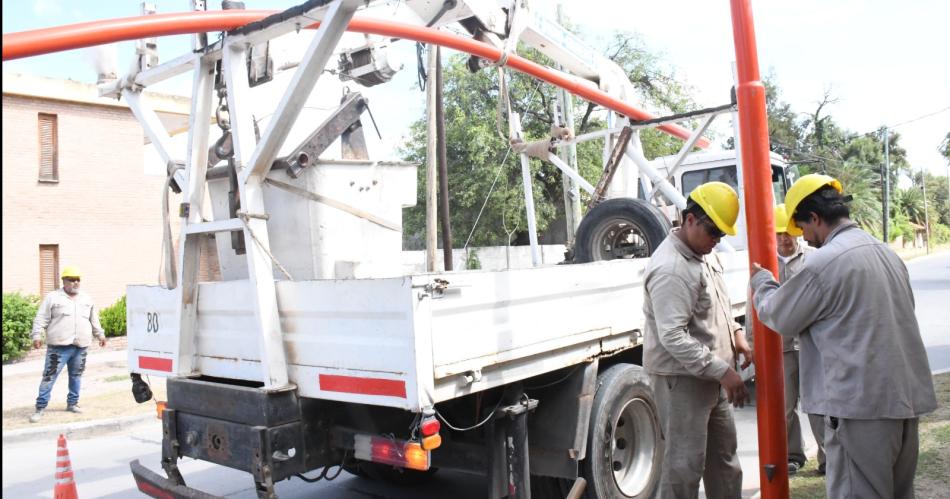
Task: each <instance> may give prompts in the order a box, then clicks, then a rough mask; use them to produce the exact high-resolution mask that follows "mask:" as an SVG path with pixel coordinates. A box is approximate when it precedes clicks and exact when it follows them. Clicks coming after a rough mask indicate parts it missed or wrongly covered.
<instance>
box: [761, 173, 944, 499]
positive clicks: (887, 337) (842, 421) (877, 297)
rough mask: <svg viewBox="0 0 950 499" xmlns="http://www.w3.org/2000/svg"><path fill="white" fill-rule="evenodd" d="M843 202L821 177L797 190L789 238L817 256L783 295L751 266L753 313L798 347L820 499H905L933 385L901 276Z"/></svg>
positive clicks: (792, 192) (791, 195)
mask: <svg viewBox="0 0 950 499" xmlns="http://www.w3.org/2000/svg"><path fill="white" fill-rule="evenodd" d="M849 201H850V197H848V196H843V195H842V188H841V184H840V183H839V182H838V181H837V180H835V179H833V178H831V177H828V176H826V175H806V176H804V177H802V178H801V179H799V180H798V181H797V182H795V184H794V185H793V186H792V187H791V188H790V189H789V191H788V194H787V195H786V197H785V207H786V210H787V214H788V219H787V224H786V230H787V231H788V232H789V233H790V234H792V235H798V234H804V237H805V240H806V241H808V243H809V244H811V245H812V246H814V247H816V248H818V250H817V251H815V252H814V253H812V254H811V255H809V256H808V259H807V260H806V261H805V266H804V268H803V269H802V270H801V271H800V272H799V273H798V274H797V275H795V276H794V277H792V278H790V279H789V280H788V281H786V282H783V283H782V285H781V287H780V286H779V283H778V282H777V281H776V280H775V279H774V278H773V276H772V274H771V273H770V272H768V271H766V270H764V269H763V268H762V267H761V266H760V265H758V264H754V265H753V267H754V269H753V271H754V272H755V273H754V275H753V276H752V288H753V292H754V295H753V299H754V305H755V310H756V312H758V315H759V318H760V319H761V320H762V322H763V323H765V325H767V326H769V327H770V328H772V329H773V330H775V331H777V332H778V333H780V334H782V335H788V336H795V335H798V336H799V344H800V348H801V351H800V355H801V358H800V360H801V388H802V393H801V397H802V409H803V410H804V411H805V412H807V413H809V414H823V415H825V453H826V458H827V494H828V497H834V498H841V497H855V498H862V499H867V498H912V497H914V473H915V470H916V467H917V454H918V448H919V444H918V430H917V422H918V418H919V417H920V416H921V415H922V414H926V413H928V412H931V411H933V410H934V409H936V407H937V400H936V396H935V394H934V388H933V379H932V377H931V374H930V366H929V364H928V362H927V354H926V352H925V350H924V345H923V341H922V340H921V337H920V330H919V328H918V325H917V318H916V316H915V315H914V295H913V292H912V290H911V287H910V278H909V276H908V274H907V268H906V267H905V266H904V262H903V261H901V259H900V258H899V257H898V256H897V255H896V254H895V253H894V252H893V251H892V250H891V249H890V248H888V247H887V245H885V244H884V243H882V242H880V241H878V240H877V239H875V238H874V237H872V236H871V235H869V234H868V233H866V232H864V231H863V230H861V228H860V227H858V226H857V224H855V223H854V222H852V221H851V220H850V219H849V214H850V213H849V208H848V202H849Z"/></svg>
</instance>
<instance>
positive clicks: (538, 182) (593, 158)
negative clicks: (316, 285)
mask: <svg viewBox="0 0 950 499" xmlns="http://www.w3.org/2000/svg"><path fill="white" fill-rule="evenodd" d="M606 53H607V55H608V56H609V57H612V58H613V59H614V60H616V62H617V63H618V64H619V65H620V66H621V67H622V68H624V70H625V71H626V72H627V73H628V75H630V78H631V81H632V82H633V83H634V86H635V87H636V89H637V90H638V91H639V92H640V93H641V94H642V96H643V98H644V99H646V100H647V102H650V103H651V104H654V105H656V106H661V107H664V108H667V109H670V110H671V111H673V112H678V111H682V110H685V109H688V108H690V106H692V105H693V102H692V100H691V99H690V97H689V93H688V89H686V87H684V86H682V85H680V84H678V83H676V81H675V79H674V78H673V77H672V76H671V73H670V72H669V71H667V70H665V69H664V68H661V67H659V64H658V63H657V59H656V58H655V57H653V56H652V55H650V52H649V51H647V50H646V49H644V48H643V46H642V43H640V41H639V39H638V38H637V37H636V36H634V35H630V34H624V33H620V34H617V35H616V36H615V37H614V38H612V42H611V45H610V47H608V49H607V52H606ZM519 54H521V55H523V56H525V57H528V58H529V59H532V60H534V61H536V62H539V63H541V64H544V65H549V66H550V65H553V64H554V63H553V61H550V60H549V59H547V58H545V57H544V56H543V55H542V54H540V53H539V52H537V51H534V50H530V49H523V48H522V50H519ZM465 62H466V60H465V58H463V57H461V56H456V57H452V58H450V59H449V60H448V61H447V62H446V63H445V65H444V68H443V102H444V110H445V128H446V149H447V151H446V152H447V157H448V176H449V199H450V212H451V224H452V227H453V230H452V234H453V245H454V246H456V247H461V246H462V245H464V244H465V242H466V239H467V238H468V235H469V233H470V232H471V231H472V228H473V227H475V230H474V232H473V234H472V238H471V241H470V242H469V245H471V246H485V245H504V244H506V243H508V241H512V243H513V244H519V243H520V244H524V243H526V242H527V232H526V229H527V219H526V217H525V207H524V195H523V185H522V180H521V166H520V159H519V157H518V155H517V154H514V153H513V152H511V151H510V149H509V146H508V140H507V137H504V136H502V135H503V134H504V135H507V124H506V123H502V125H501V127H502V128H503V130H502V133H500V132H499V130H498V128H499V124H498V117H497V103H498V99H499V98H500V97H502V96H501V95H500V90H499V81H498V73H497V72H496V71H491V70H482V71H479V72H477V73H474V74H472V73H470V72H469V71H468V69H467V66H466V64H465ZM505 75H506V82H507V88H508V95H509V98H510V102H511V107H512V111H513V112H516V113H518V114H519V115H521V117H522V127H523V130H524V134H525V137H526V139H527V140H529V141H531V140H538V139H540V138H542V137H544V136H546V135H547V134H548V131H549V129H550V126H551V124H552V122H553V115H552V103H553V102H554V101H555V99H556V91H557V89H556V88H555V87H553V86H551V85H548V84H546V83H543V82H540V81H538V80H535V79H533V78H531V77H528V76H526V75H524V74H521V73H518V72H516V71H507V72H506V73H505ZM576 102H577V103H576V105H575V113H576V114H575V123H576V124H577V128H578V130H577V132H578V133H583V132H585V131H589V130H594V129H598V128H602V127H603V126H604V123H603V119H602V118H601V117H600V116H601V115H602V113H599V112H598V107H597V106H596V105H593V104H592V103H588V102H587V101H583V100H577V101H576ZM502 120H503V121H505V120H507V117H506V116H503V117H502ZM426 128H427V127H426V123H425V117H422V118H421V119H419V120H418V121H416V122H415V123H414V124H413V125H412V126H411V129H410V138H409V140H408V142H407V144H406V145H405V147H404V148H403V151H402V153H403V157H404V158H405V159H407V160H409V161H414V162H417V163H419V164H420V165H421V166H420V168H419V170H418V175H419V177H418V179H419V184H418V185H419V186H420V187H419V189H417V196H418V197H417V204H416V206H415V207H413V208H410V209H407V210H406V212H405V213H404V239H405V241H404V244H405V246H406V247H407V248H419V247H421V246H422V245H423V239H424V233H425V188H424V186H425V176H426V172H425V170H426V166H427V165H426V161H425V159H426ZM641 141H642V143H643V147H644V153H645V154H646V155H647V157H650V158H652V157H656V156H660V155H665V154H672V153H674V152H676V151H677V150H678V149H679V147H680V145H681V144H682V142H681V141H680V140H678V139H673V138H671V137H669V136H667V135H666V134H664V133H662V132H657V131H655V130H646V131H643V132H642V133H641ZM602 150H603V143H602V142H601V141H597V140H595V141H588V142H584V143H581V144H579V145H578V148H577V158H578V169H579V171H580V174H581V175H582V176H583V177H584V178H585V179H587V180H588V181H589V182H591V183H594V184H596V183H597V181H598V179H599V178H600V174H601V154H602ZM531 174H532V180H533V183H532V186H533V191H534V204H535V214H536V221H537V227H538V231H539V232H542V231H544V230H545V229H547V228H548V226H549V225H550V224H551V222H552V221H553V220H555V219H556V218H557V217H558V216H563V202H562V197H563V193H562V182H561V175H562V174H561V172H560V171H559V170H558V169H557V168H556V167H555V166H553V165H551V164H549V163H547V162H541V161H538V160H532V161H531ZM489 192H490V194H489ZM582 196H586V194H582ZM486 198H487V202H486ZM483 204H484V205H485V208H484V211H483V212H482V213H481V216H480V217H479V212H480V211H481V208H482V205H483ZM476 220H478V222H477V225H476ZM542 242H543V240H542Z"/></svg>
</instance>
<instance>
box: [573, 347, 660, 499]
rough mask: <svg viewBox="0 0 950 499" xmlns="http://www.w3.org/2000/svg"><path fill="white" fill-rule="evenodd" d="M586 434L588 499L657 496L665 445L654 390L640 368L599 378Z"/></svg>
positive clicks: (619, 366)
mask: <svg viewBox="0 0 950 499" xmlns="http://www.w3.org/2000/svg"><path fill="white" fill-rule="evenodd" d="M587 433H588V440H587V457H586V459H584V461H583V462H582V466H581V472H582V474H583V476H584V478H585V479H586V480H587V491H586V496H587V497H588V498H597V499H615V498H635V499H641V498H649V497H653V494H654V493H655V491H656V489H657V486H658V485H659V483H660V473H661V468H662V460H663V441H662V439H661V434H660V424H659V419H658V418H657V412H656V403H655V402H654V399H653V388H652V387H651V386H650V383H649V381H648V378H647V375H646V373H644V372H643V368H642V367H640V366H635V365H633V364H617V365H615V366H613V367H611V368H610V369H607V370H606V371H604V372H602V373H600V374H599V375H598V376H597V392H596V394H595V395H594V405H593V407H592V410H591V418H590V428H589V429H588V432H587Z"/></svg>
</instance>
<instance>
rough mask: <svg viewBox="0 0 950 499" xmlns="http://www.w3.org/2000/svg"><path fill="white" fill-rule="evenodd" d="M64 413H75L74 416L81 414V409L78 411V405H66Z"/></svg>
mask: <svg viewBox="0 0 950 499" xmlns="http://www.w3.org/2000/svg"><path fill="white" fill-rule="evenodd" d="M66 412H72V413H76V414H82V409H80V408H79V406H78V405H67V406H66Z"/></svg>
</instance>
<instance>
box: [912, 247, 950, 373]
mask: <svg viewBox="0 0 950 499" xmlns="http://www.w3.org/2000/svg"><path fill="white" fill-rule="evenodd" d="M907 270H908V271H910V280H911V285H912V286H913V288H914V298H915V299H916V301H917V322H918V323H919V324H920V334H921V336H922V337H923V339H924V346H926V347H927V356H928V358H929V360H930V369H931V370H933V371H944V370H947V369H950V252H943V253H938V254H936V255H930V256H923V257H920V258H916V259H914V260H911V261H909V262H907Z"/></svg>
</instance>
